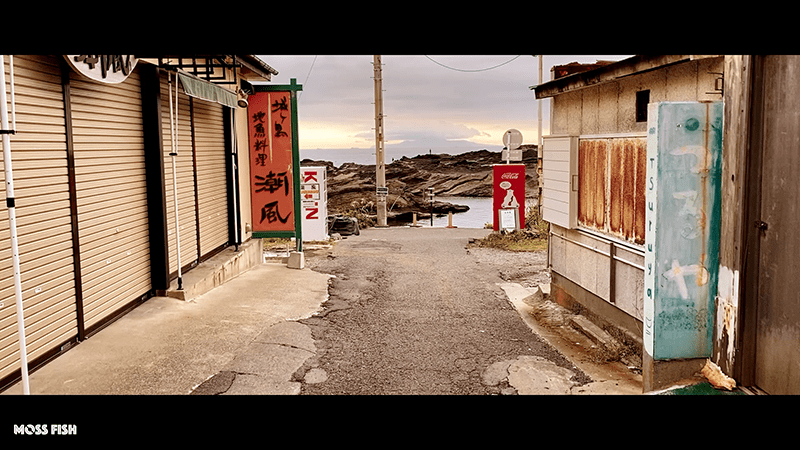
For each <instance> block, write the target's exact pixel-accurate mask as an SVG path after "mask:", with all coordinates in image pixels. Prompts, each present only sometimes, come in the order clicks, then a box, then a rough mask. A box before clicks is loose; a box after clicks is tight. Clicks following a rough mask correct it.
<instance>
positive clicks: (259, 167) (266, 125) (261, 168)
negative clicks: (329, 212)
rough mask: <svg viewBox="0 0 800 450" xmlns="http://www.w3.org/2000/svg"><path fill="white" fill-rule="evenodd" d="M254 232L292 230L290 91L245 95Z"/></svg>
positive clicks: (293, 226)
mask: <svg viewBox="0 0 800 450" xmlns="http://www.w3.org/2000/svg"><path fill="white" fill-rule="evenodd" d="M247 101H248V107H247V112H248V128H249V133H250V195H251V197H250V198H251V201H250V203H251V205H252V213H253V232H254V233H257V232H269V231H293V230H294V228H295V218H294V189H293V186H294V184H293V183H294V182H293V177H292V114H291V113H292V111H291V92H289V91H286V92H283V91H270V92H258V93H255V94H253V95H251V96H250V97H248V99H247Z"/></svg>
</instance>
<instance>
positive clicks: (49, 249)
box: [0, 56, 78, 378]
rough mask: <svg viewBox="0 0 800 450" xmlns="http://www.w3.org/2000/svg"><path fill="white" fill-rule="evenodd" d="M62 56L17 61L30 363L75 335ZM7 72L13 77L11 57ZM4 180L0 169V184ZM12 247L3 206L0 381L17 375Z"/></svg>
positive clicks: (17, 153) (17, 161)
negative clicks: (60, 67)
mask: <svg viewBox="0 0 800 450" xmlns="http://www.w3.org/2000/svg"><path fill="white" fill-rule="evenodd" d="M59 58H60V57H59V56H52V57H45V56H30V57H26V56H16V57H14V81H15V83H14V84H15V97H16V116H17V128H16V129H17V134H16V135H14V136H12V137H11V151H12V158H13V159H12V161H13V170H14V187H15V192H14V194H15V197H16V216H17V233H18V236H19V253H20V271H21V278H22V297H23V305H24V318H25V326H26V335H25V337H26V342H27V344H28V346H27V351H28V361H29V363H30V362H31V361H32V360H34V359H36V358H38V357H40V356H42V355H43V354H46V353H48V352H50V351H52V350H53V349H57V348H58V347H59V346H60V345H62V344H64V343H65V342H67V341H70V340H72V339H74V338H75V337H76V336H77V334H78V328H77V313H76V305H75V272H74V264H73V244H72V225H71V219H70V201H69V179H68V171H67V144H66V125H65V123H66V122H65V119H64V101H63V93H62V87H61V72H60V69H59V63H60V59H59ZM5 69H6V73H7V74H8V59H6V67H5ZM6 80H8V76H6ZM9 101H10V99H9ZM9 111H10V108H9ZM0 160H2V154H0ZM4 178H5V176H4V173H3V171H2V170H0V179H2V180H3V183H5V179H4ZM3 186H5V184H3ZM3 195H5V187H3ZM9 242H10V232H9V226H8V211H7V209H6V208H5V207H3V208H0V243H2V245H0V303H2V306H0V378H3V377H6V376H8V375H10V374H12V373H13V372H14V371H16V370H19V341H18V337H17V320H16V307H15V295H14V277H13V272H12V269H11V249H10V245H9Z"/></svg>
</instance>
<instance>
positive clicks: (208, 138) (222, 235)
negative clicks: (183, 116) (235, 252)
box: [193, 99, 228, 256]
mask: <svg viewBox="0 0 800 450" xmlns="http://www.w3.org/2000/svg"><path fill="white" fill-rule="evenodd" d="M193 109H194V129H195V151H196V159H197V192H198V193H197V198H198V211H199V217H200V254H201V256H205V255H207V254H208V253H209V252H211V251H213V250H215V249H217V248H219V247H220V246H223V245H226V244H227V243H228V183H227V167H228V165H227V160H226V158H227V152H226V149H225V124H224V120H223V114H224V113H226V111H225V110H224V107H223V106H222V105H219V104H218V103H211V102H207V101H202V100H197V99H195V100H194V102H193Z"/></svg>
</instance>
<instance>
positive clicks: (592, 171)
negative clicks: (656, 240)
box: [578, 137, 647, 244]
mask: <svg viewBox="0 0 800 450" xmlns="http://www.w3.org/2000/svg"><path fill="white" fill-rule="evenodd" d="M646 151H647V142H646V139H645V138H636V137H625V138H599V139H582V140H581V141H580V152H579V167H578V173H579V182H578V185H579V204H578V222H579V223H580V224H581V225H583V226H585V227H588V228H591V229H594V230H598V231H602V232H604V233H609V234H612V235H614V236H616V237H619V238H621V239H624V240H626V241H629V242H635V243H637V244H642V243H643V242H644V215H645V210H644V208H645V202H644V188H645V185H644V180H645V168H646V165H645V164H646Z"/></svg>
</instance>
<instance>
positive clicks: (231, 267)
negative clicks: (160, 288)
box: [159, 239, 264, 300]
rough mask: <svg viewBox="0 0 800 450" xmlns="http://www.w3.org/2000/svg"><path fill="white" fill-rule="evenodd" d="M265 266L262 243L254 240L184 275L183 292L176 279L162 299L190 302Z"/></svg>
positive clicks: (222, 253)
mask: <svg viewBox="0 0 800 450" xmlns="http://www.w3.org/2000/svg"><path fill="white" fill-rule="evenodd" d="M263 262H264V252H263V246H262V241H261V239H251V240H249V241H247V242H245V243H243V244H242V245H240V246H239V248H238V250H237V249H235V247H234V246H231V247H228V248H226V249H224V250H222V251H221V252H219V253H217V254H216V255H214V256H213V257H211V258H209V259H207V260H206V261H203V262H202V263H200V264H199V265H197V266H196V267H194V268H192V269H191V270H189V271H187V272H186V273H184V274H182V277H181V278H182V281H183V283H182V285H183V286H182V287H183V289H178V280H177V279H175V280H172V283H170V287H169V289H168V290H167V291H166V292H163V293H159V295H166V296H168V297H173V298H177V299H180V300H191V299H193V298H195V297H198V296H200V295H203V294H205V293H206V292H208V291H210V290H212V289H214V288H215V287H217V286H220V285H222V284H224V283H225V282H227V281H229V280H231V279H233V278H236V277H237V276H238V275H239V274H241V273H243V272H245V271H247V270H248V269H250V268H252V267H254V266H256V265H258V264H262V263H263Z"/></svg>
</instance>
